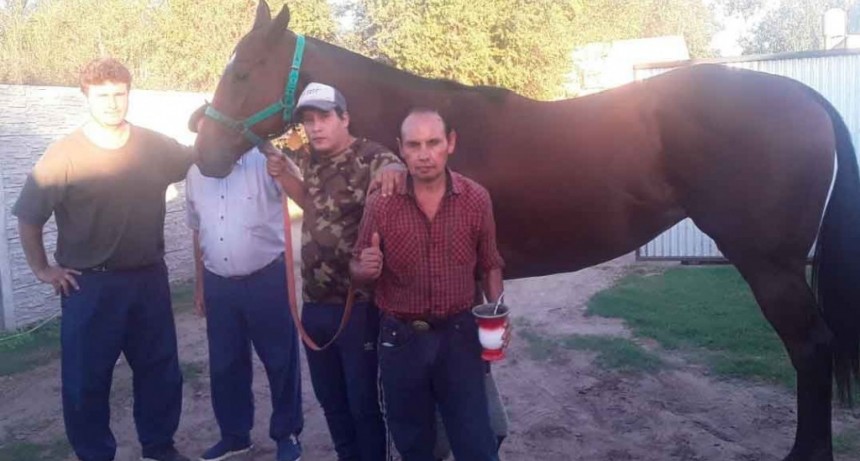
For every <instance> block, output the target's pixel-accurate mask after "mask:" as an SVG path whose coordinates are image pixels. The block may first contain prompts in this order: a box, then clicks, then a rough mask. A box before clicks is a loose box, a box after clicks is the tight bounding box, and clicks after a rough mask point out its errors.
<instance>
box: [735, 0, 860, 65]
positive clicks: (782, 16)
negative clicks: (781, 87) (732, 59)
mask: <svg viewBox="0 0 860 461" xmlns="http://www.w3.org/2000/svg"><path fill="white" fill-rule="evenodd" d="M768 3H769V2H766V1H765V0H727V1H726V5H725V8H726V9H727V11H728V12H730V13H735V14H739V15H741V16H742V17H745V18H752V17H755V16H757V15H762V19H761V20H760V21H758V22H757V23H756V24H755V25H754V27H753V28H752V30H751V31H750V33H748V34H747V35H746V36H744V37H742V39H741V40H740V44H741V46H742V47H743V50H744V54H751V53H782V52H791V51H804V50H818V49H822V48H824V30H823V20H824V13H825V12H826V11H827V10H828V9H830V8H843V9H848V8H849V7H850V6H851V4H853V3H855V2H854V1H852V0H781V1H780V2H779V4H778V6H777V7H776V8H771V9H768Z"/></svg>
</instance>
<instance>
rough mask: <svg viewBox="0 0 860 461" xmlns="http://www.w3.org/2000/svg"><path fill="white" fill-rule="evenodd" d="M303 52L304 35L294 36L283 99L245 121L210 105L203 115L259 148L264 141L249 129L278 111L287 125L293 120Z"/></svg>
mask: <svg viewBox="0 0 860 461" xmlns="http://www.w3.org/2000/svg"><path fill="white" fill-rule="evenodd" d="M304 52H305V37H304V35H298V36H296V51H295V53H294V54H293V66H292V68H291V70H290V77H289V78H288V79H287V87H286V88H285V89H284V98H283V99H281V100H280V101H278V102H276V103H274V104H272V105H270V106H269V107H267V108H265V109H263V110H261V111H259V112H257V113H256V114H254V115H252V116H250V117H248V118H246V119H245V120H235V119H234V118H232V117H230V116H229V115H225V114H223V113H221V112H219V111H218V109H215V108H214V107H212V104H208V105H207V106H206V111H205V112H204V115H206V116H207V117H209V118H211V119H212V120H215V121H216V122H218V123H220V124H222V125H224V126H226V127H227V128H229V129H231V130H233V131H236V132H238V133H240V134H242V136H244V137H245V139H247V140H248V141H250V142H251V144H253V145H255V146H259V145H260V144H262V143H263V142H265V139H263V138H261V137H260V136H258V135H257V134H256V133H254V132H253V131H251V127H253V126H254V125H256V124H258V123H260V122H262V121H263V120H265V119H267V118H269V117H271V116H272V115H275V114H277V113H278V112H280V111H283V112H284V122H287V123H288V122H290V121H291V120H292V119H293V109H294V108H295V107H296V86H298V83H299V70H300V69H301V68H302V56H303V55H304Z"/></svg>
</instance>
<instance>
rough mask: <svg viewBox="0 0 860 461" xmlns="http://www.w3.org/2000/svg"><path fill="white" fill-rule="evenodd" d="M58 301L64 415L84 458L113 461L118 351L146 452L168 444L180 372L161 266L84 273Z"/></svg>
mask: <svg viewBox="0 0 860 461" xmlns="http://www.w3.org/2000/svg"><path fill="white" fill-rule="evenodd" d="M77 280H78V283H79V284H80V290H79V291H74V292H73V293H72V294H70V295H69V296H67V297H63V299H62V307H63V317H62V324H61V335H60V342H61V345H62V384H63V418H64V420H65V425H66V434H67V435H68V437H69V442H70V443H71V445H72V447H73V448H74V450H75V454H76V455H77V456H78V458H80V459H81V460H82V461H107V460H112V459H113V458H114V455H115V454H116V440H115V439H114V436H113V433H111V430H110V403H109V397H110V388H111V382H112V380H113V370H114V366H115V365H116V361H117V359H118V358H119V354H120V353H121V352H122V353H123V354H125V358H126V360H127V361H128V364H129V366H130V367H131V369H132V372H133V375H134V379H133V381H134V422H135V424H136V426H137V434H138V439H139V440H140V443H141V445H142V446H143V453H144V455H145V456H146V455H148V454H150V453H153V452H158V451H161V450H163V449H165V448H169V447H171V446H173V434H174V433H175V432H176V428H177V427H178V426H179V413H180V410H181V407H182V374H181V372H180V371H179V359H178V357H177V353H176V327H175V326H174V323H173V311H172V306H171V302H170V287H169V285H168V281H167V268H166V267H165V265H164V263H159V264H156V265H153V266H148V267H145V268H141V269H136V270H128V271H116V272H85V273H83V274H81V275H80V276H78V277H77Z"/></svg>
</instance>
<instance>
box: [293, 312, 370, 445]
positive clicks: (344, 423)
mask: <svg viewBox="0 0 860 461" xmlns="http://www.w3.org/2000/svg"><path fill="white" fill-rule="evenodd" d="M343 309H344V306H343V304H320V303H310V302H306V303H305V304H304V308H303V309H302V323H304V325H305V329H306V330H307V332H308V334H309V335H310V336H311V337H312V338H313V339H314V341H316V342H317V344H319V345H323V344H324V343H326V342H328V341H329V340H330V339H331V338H332V336H334V334H335V332H336V331H337V328H338V326H339V325H340V319H341V316H342V314H343ZM378 334H379V311H378V310H377V309H376V307H375V306H373V305H372V304H369V303H366V302H360V303H356V304H355V305H354V306H353V310H352V316H351V317H350V319H349V323H347V326H346V327H345V328H344V331H343V332H342V333H341V335H340V336H339V337H338V338H337V340H336V341H335V343H334V344H332V345H331V346H330V347H329V348H328V349H326V350H324V351H320V352H316V351H312V350H310V349H307V348H305V351H306V352H307V357H308V367H309V368H310V371H311V382H312V383H313V386H314V394H315V395H316V397H317V400H319V402H320V405H321V406H322V408H323V412H324V413H325V418H326V422H327V423H328V429H329V433H330V434H331V438H332V442H333V443H334V448H335V451H336V452H337V457H338V460H340V461H347V460H348V461H352V460H361V461H384V460H385V459H386V449H385V424H384V422H383V420H382V414H381V412H380V411H379V397H378V393H377V385H378V382H377V378H378V375H377V367H378V365H377V360H376V338H377V336H378Z"/></svg>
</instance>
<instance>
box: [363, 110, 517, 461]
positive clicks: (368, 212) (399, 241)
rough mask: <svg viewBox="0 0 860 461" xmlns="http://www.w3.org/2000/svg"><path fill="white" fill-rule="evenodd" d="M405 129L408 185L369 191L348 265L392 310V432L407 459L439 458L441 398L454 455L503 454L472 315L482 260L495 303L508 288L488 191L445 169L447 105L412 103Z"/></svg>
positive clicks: (493, 460)
mask: <svg viewBox="0 0 860 461" xmlns="http://www.w3.org/2000/svg"><path fill="white" fill-rule="evenodd" d="M400 131H401V133H400V135H401V139H400V150H401V154H402V156H403V158H404V160H405V161H406V165H407V167H408V169H409V177H408V179H407V191H408V192H407V193H406V194H402V195H398V194H395V195H390V196H386V197H383V196H381V195H379V194H372V195H371V196H369V197H368V199H367V202H366V205H365V211H364V218H363V219H362V222H361V226H360V229H359V235H358V241H357V243H356V245H355V247H354V249H353V256H354V258H353V261H352V263H351V267H350V269H351V274H352V277H353V281H354V282H357V283H372V282H375V296H376V302H377V304H378V305H379V307H380V309H381V310H382V311H383V312H384V317H383V319H382V322H381V325H380V334H379V344H380V347H379V366H380V374H381V378H382V387H383V394H384V398H385V405H386V417H387V421H388V424H389V429H390V430H391V434H392V436H393V438H394V443H395V445H396V446H397V450H398V451H399V452H400V454H401V456H402V458H403V460H404V461H433V459H434V458H433V446H434V442H435V439H436V437H435V427H436V426H435V417H434V414H435V408H436V406H437V405H438V407H439V410H440V412H441V414H442V419H443V421H444V423H445V427H446V432H447V435H448V438H449V439H450V442H451V449H452V451H453V453H454V457H455V458H456V459H463V460H470V461H497V460H498V459H499V458H498V455H497V453H496V439H495V435H494V434H493V431H492V430H491V428H490V421H489V416H488V410H487V396H486V391H485V387H484V373H485V370H486V367H485V364H484V362H483V361H482V360H481V345H480V343H479V341H478V328H477V325H476V323H475V320H474V318H473V316H472V314H471V312H470V308H471V307H472V305H473V302H474V299H475V288H476V287H475V283H476V282H475V277H474V275H475V271H476V269H480V272H481V273H482V274H484V277H483V281H482V282H483V289H484V294H485V295H486V296H487V298H488V299H489V300H490V301H495V300H496V299H497V298H498V297H499V295H500V294H501V292H502V268H503V266H504V262H503V261H502V258H501V256H500V255H499V252H498V249H497V248H496V230H495V222H494V219H493V211H492V203H491V201H490V196H489V193H488V192H487V190H486V189H484V188H483V187H481V186H480V185H479V184H477V183H475V182H474V181H472V180H470V179H468V178H466V177H464V176H462V175H460V174H457V173H455V172H452V171H450V170H448V169H447V168H446V163H447V159H448V156H449V155H451V154H453V152H454V148H455V145H456V139H457V138H456V133H455V132H453V131H452V130H450V129H449V127H448V126H447V124H446V122H445V121H444V120H443V118H442V117H441V116H440V115H439V113H438V112H436V111H434V110H431V109H414V110H412V111H411V112H410V113H409V115H408V116H407V117H406V119H405V120H404V121H403V124H402V125H401V130H400ZM383 255H384V256H383ZM383 259H384V262H383Z"/></svg>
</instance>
